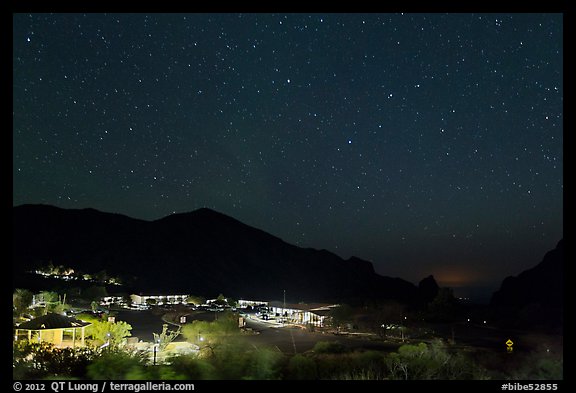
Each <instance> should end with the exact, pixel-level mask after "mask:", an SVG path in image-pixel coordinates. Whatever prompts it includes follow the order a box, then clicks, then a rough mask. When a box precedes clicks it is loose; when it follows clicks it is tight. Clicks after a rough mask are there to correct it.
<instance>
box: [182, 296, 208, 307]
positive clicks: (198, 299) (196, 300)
mask: <svg viewBox="0 0 576 393" xmlns="http://www.w3.org/2000/svg"><path fill="white" fill-rule="evenodd" d="M186 303H188V304H192V305H194V306H199V305H201V304H204V303H206V299H205V298H203V297H202V296H188V297H187V298H186Z"/></svg>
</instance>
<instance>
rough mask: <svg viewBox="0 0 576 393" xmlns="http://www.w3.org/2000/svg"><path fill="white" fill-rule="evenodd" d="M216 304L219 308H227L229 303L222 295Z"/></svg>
mask: <svg viewBox="0 0 576 393" xmlns="http://www.w3.org/2000/svg"><path fill="white" fill-rule="evenodd" d="M214 304H216V305H218V306H225V305H227V304H228V302H227V300H226V298H225V297H224V295H222V294H220V295H218V297H217V298H216V300H215V301H214Z"/></svg>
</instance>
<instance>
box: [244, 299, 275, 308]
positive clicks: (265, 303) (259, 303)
mask: <svg viewBox="0 0 576 393" xmlns="http://www.w3.org/2000/svg"><path fill="white" fill-rule="evenodd" d="M268 303H269V302H268V301H265V300H246V299H239V300H238V307H239V308H247V307H259V306H263V307H268Z"/></svg>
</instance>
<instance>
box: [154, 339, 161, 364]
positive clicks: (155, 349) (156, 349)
mask: <svg viewBox="0 0 576 393" xmlns="http://www.w3.org/2000/svg"><path fill="white" fill-rule="evenodd" d="M159 345H160V340H156V343H155V344H154V365H156V352H158V346H159Z"/></svg>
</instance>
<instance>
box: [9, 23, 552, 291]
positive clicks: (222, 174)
mask: <svg viewBox="0 0 576 393" xmlns="http://www.w3.org/2000/svg"><path fill="white" fill-rule="evenodd" d="M562 35H563V16H562V14H551V13H546V14H537V13H532V14H520V13H519V14H494V13H490V14H472V13H467V14H450V13H449V14H411V13H398V14H386V13H382V14H375V13H372V14H343V13H337V14H319V13H314V14H261V13H254V14H183V13H174V14H142V13H134V14H130V13H119V14H70V13H61V14H24V13H22V14H14V15H13V114H12V116H13V205H14V206H17V205H20V204H24V203H44V204H51V205H55V206H59V207H63V208H85V207H92V208H95V209H98V210H102V211H106V212H114V213H121V214H125V215H128V216H131V217H134V218H140V219H145V220H154V219H158V218H161V217H164V216H166V215H169V214H173V213H182V212H189V211H193V210H195V209H198V208H201V207H209V208H212V209H215V210H217V211H219V212H222V213H224V214H227V215H230V216H232V217H234V218H236V219H238V220H240V221H243V222H244V223H246V224H249V225H252V226H255V227H257V228H260V229H263V230H265V231H267V232H269V233H272V234H274V235H276V236H278V237H280V238H282V239H283V240H285V241H287V242H289V243H292V244H296V245H299V246H302V247H312V248H317V249H327V250H330V251H332V252H334V253H336V254H337V255H339V256H341V257H343V258H348V257H350V256H352V255H354V256H357V257H359V258H362V259H366V260H369V261H371V262H373V263H374V266H375V269H376V271H377V272H378V273H380V274H383V275H388V276H394V277H402V278H404V279H407V280H409V281H411V282H414V283H418V281H419V280H420V279H422V278H424V277H426V276H427V275H429V274H433V275H434V276H435V278H436V279H437V280H438V282H439V283H440V284H441V285H447V286H452V287H454V288H458V287H461V286H481V285H484V286H490V285H499V283H500V282H501V280H502V279H503V278H504V277H506V276H508V275H516V274H518V273H520V272H521V271H522V270H525V269H527V268H530V267H532V266H534V265H535V264H537V263H538V262H540V261H541V259H542V257H543V256H544V254H545V253H546V252H547V251H548V250H550V249H552V248H554V247H555V246H556V243H557V242H558V241H559V240H560V239H561V238H562V237H563V206H562V205H563V36H562Z"/></svg>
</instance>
